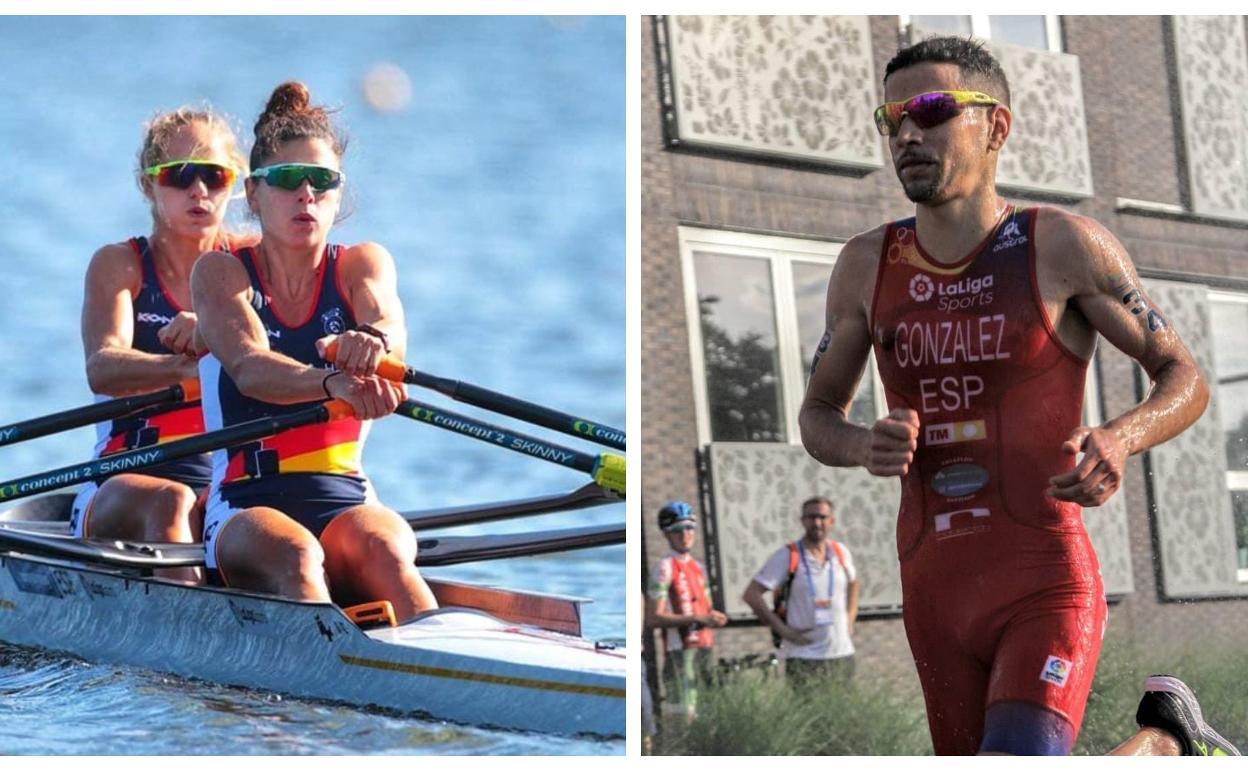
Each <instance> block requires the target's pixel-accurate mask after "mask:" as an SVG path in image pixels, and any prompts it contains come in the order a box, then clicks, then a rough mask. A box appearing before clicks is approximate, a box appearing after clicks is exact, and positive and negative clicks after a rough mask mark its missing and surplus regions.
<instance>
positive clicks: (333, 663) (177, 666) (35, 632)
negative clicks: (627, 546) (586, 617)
mask: <svg viewBox="0 0 1248 770" xmlns="http://www.w3.org/2000/svg"><path fill="white" fill-rule="evenodd" d="M0 640H3V641H6V642H9V643H12V644H20V645H28V646H35V647H42V648H45V649H50V650H55V651H59V652H65V653H69V654H72V655H76V656H78V657H81V658H84V659H87V660H92V661H102V662H109V663H119V664H127V665H133V666H138V667H143V668H149V669H154V670H158V671H164V672H168V673H172V674H177V675H180V676H187V677H195V678H200V679H204V680H208V681H211V682H217V683H221V684H229V685H240V686H244V687H252V688H258V689H265V690H273V691H276V692H282V693H287V694H291V695H296V696H304V697H313V698H321V699H327V700H333V701H342V702H346V703H351V704H354V705H373V706H381V707H386V708H393V709H397V710H401V711H405V712H420V713H423V714H426V715H428V716H431V717H434V718H437V719H446V720H450V721H455V722H462V723H467V724H476V725H488V726H495V727H503V728H513V729H521V730H535V731H540V732H552V733H567V734H576V733H586V734H594V735H602V736H622V735H623V734H624V721H625V666H624V652H623V650H617V649H595V645H594V643H593V642H590V641H587V640H585V639H581V638H578V637H573V636H567V635H564V634H558V633H554V632H550V631H544V630H541V629H538V628H535V627H532V626H525V625H519V624H513V623H508V622H504V621H500V620H498V619H496V618H493V617H491V616H489V615H486V614H484V613H481V612H478V611H475V610H462V609H447V610H440V611H438V612H435V613H431V614H428V615H426V616H423V617H421V618H420V619H417V620H415V621H412V622H410V623H407V624H404V625H402V626H399V627H397V628H382V629H374V630H370V631H367V632H365V631H362V630H360V629H359V628H357V627H356V626H355V625H354V624H353V623H351V622H350V621H349V620H348V619H347V618H346V616H344V615H343V614H342V612H341V611H340V610H338V608H337V607H334V606H333V605H330V604H319V603H308V602H297V601H290V600H284V599H279V598H274V597H269V596H261V595H258V594H249V593H244V592H238V591H233V590H227V589H219V588H206V587H189V586H183V585H178V584H175V583H171V582H167V581H163V580H160V579H154V578H137V577H130V576H125V575H122V574H120V573H117V572H113V571H109V570H107V569H97V568H94V567H90V566H86V565H80V564H75V563H70V562H64V561H58V560H54V559H44V558H40V557H33V556H18V555H12V554H2V555H0Z"/></svg>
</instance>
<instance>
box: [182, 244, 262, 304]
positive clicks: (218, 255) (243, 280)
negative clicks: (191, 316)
mask: <svg viewBox="0 0 1248 770" xmlns="http://www.w3.org/2000/svg"><path fill="white" fill-rule="evenodd" d="M250 286H251V279H250V278H249V277H248V275H247V268H246V267H244V266H243V263H242V262H241V261H240V260H239V258H238V257H237V256H235V255H234V254H231V253H230V252H228V251H209V252H205V253H204V254H202V255H200V257H199V259H197V260H195V266H194V267H193V268H192V269H191V292H192V293H193V294H196V295H198V294H199V293H201V292H204V291H228V292H237V291H239V290H242V289H246V288H249V287H250Z"/></svg>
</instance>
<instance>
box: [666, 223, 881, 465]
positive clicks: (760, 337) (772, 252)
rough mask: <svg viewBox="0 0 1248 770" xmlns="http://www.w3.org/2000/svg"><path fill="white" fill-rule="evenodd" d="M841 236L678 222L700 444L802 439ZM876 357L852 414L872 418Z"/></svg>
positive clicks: (859, 418) (858, 418)
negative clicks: (800, 426) (800, 418)
mask: <svg viewBox="0 0 1248 770" xmlns="http://www.w3.org/2000/svg"><path fill="white" fill-rule="evenodd" d="M841 245H842V244H840V243H832V242H828V241H812V240H803V239H798V238H783V237H778V236H769V235H755V234H751V233H737V232H727V231H722V230H705V229H701V228H692V227H682V228H680V250H681V262H682V268H683V270H684V279H685V312H686V317H687V319H688V323H689V341H690V350H691V355H692V359H693V361H692V364H693V375H694V401H695V404H696V408H697V416H698V435H699V440H700V443H702V444H706V443H709V442H712V441H771V442H782V443H790V444H796V443H800V437H799V436H798V435H797V413H798V410H799V409H800V407H801V403H802V396H803V394H804V393H805V390H806V381H807V379H808V377H809V374H810V372H809V368H810V361H811V359H812V357H813V356H814V351H815V347H816V346H817V345H818V343H819V338H820V337H822V336H823V328H824V303H825V297H826V296H827V288H828V279H829V277H830V276H831V275H832V267H833V265H834V264H835V263H836V255H837V253H838V252H839V251H840V249H841ZM874 369H875V367H874V366H869V367H868V370H867V371H868V374H867V375H864V376H863V378H862V381H861V382H860V383H859V385H858V392H857V394H856V395H855V396H854V402H853V404H852V406H851V409H850V419H852V420H854V421H856V422H868V423H869V422H872V421H874V419H875V415H876V414H877V413H878V408H877V404H876V399H877V394H878V393H880V390H879V388H878V387H877V386H876V385H875V382H874V374H873V372H874Z"/></svg>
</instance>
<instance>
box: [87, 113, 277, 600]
mask: <svg viewBox="0 0 1248 770" xmlns="http://www.w3.org/2000/svg"><path fill="white" fill-rule="evenodd" d="M243 164H244V160H243V157H242V154H241V153H240V152H239V151H238V147H237V143H236V140H235V138H234V132H233V131H232V130H231V129H230V127H229V125H228V123H227V122H226V121H225V120H224V119H223V118H222V117H221V116H220V115H218V114H216V113H214V112H213V111H212V110H210V109H203V110H191V109H187V108H182V109H179V110H176V111H174V112H169V113H164V114H161V115H158V116H157V117H156V118H154V119H153V120H152V121H151V123H149V124H148V126H147V132H146V136H145V137H144V140H143V146H142V149H141V150H140V151H139V167H138V183H139V188H140V189H141V190H142V192H143V196H144V197H145V198H147V200H148V203H149V205H150V207H151V212H152V232H151V235H149V236H146V237H143V236H139V237H137V238H131V239H129V240H128V241H124V242H121V243H112V244H108V245H106V246H103V247H102V248H100V249H99V251H97V252H96V253H95V255H94V256H93V257H92V258H91V263H90V266H89V267H88V268H87V277H86V289H85V292H84V297H83V304H82V343H83V349H84V351H85V353H86V367H87V381H88V383H89V384H90V387H91V390H92V391H94V392H95V393H96V394H97V399H103V398H108V397H118V396H124V395H130V394H134V393H141V392H148V391H154V390H159V389H161V388H164V387H168V386H170V385H175V384H177V383H179V382H183V381H187V380H193V379H195V377H196V376H197V358H196V354H195V348H194V336H195V314H194V313H192V312H190V309H191V266H192V265H193V264H194V263H195V260H196V259H198V258H199V256H200V255H201V254H203V253H204V252H207V251H213V250H215V249H223V248H224V249H226V250H228V249H230V248H231V247H234V248H237V247H238V246H240V245H241V244H242V243H246V242H247V240H246V239H240V238H239V237H237V236H231V235H230V234H229V233H227V232H226V230H225V228H224V226H223V224H222V223H223V220H224V218H225V211H226V206H227V204H228V202H229V198H230V190H231V187H232V186H233V183H234V180H235V178H236V177H237V175H238V171H239V169H241V168H244V165H243ZM255 240H256V239H255V237H254V236H253V237H252V238H251V239H250V241H251V242H254V241H255ZM203 429H204V421H203V414H202V412H201V411H200V407H199V401H198V400H197V399H192V400H189V401H185V402H182V403H178V404H172V405H166V406H158V407H152V408H149V409H146V410H144V411H142V412H139V413H137V414H134V415H131V416H128V417H123V418H119V419H116V420H112V421H110V422H106V423H101V424H99V425H98V426H97V438H98V441H97V444H96V447H95V456H96V457H100V456H104V455H109V454H113V453H115V452H121V451H125V450H128V449H135V448H138V447H144V446H150V445H152V444H160V443H164V442H167V441H172V440H174V439H177V438H180V437H185V436H188V435H191V434H195V433H201V432H203ZM211 471H212V466H211V459H210V457H209V456H208V455H199V456H196V457H191V458H188V459H185V460H179V461H175V462H170V463H167V464H165V465H162V466H159V467H156V468H151V469H147V470H145V471H144V472H143V473H141V474H139V473H126V474H122V475H119V476H114V477H113V478H111V479H109V480H108V481H106V482H105V483H103V484H102V485H99V487H98V489H97V485H96V484H87V485H85V486H84V487H83V488H82V489H81V490H80V492H79V494H78V496H77V498H75V500H74V505H73V510H72V513H71V525H72V529H73V532H74V534H76V535H77V536H79V537H109V538H121V539H126V540H146V541H163V542H188V543H189V542H193V541H194V540H197V539H198V538H199V534H200V530H201V526H202V518H203V512H202V507H201V506H197V505H196V502H197V498H198V496H199V494H200V492H201V491H202V490H204V489H206V487H207V485H208V482H209V480H210V477H211ZM161 574H162V575H163V576H165V577H173V578H181V579H196V578H197V577H198V570H193V569H176V570H165V571H162V572H161Z"/></svg>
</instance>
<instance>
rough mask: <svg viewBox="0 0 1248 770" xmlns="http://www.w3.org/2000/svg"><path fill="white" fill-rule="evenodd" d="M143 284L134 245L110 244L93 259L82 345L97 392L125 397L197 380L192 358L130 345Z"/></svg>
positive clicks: (84, 301) (84, 305) (89, 377)
mask: <svg viewBox="0 0 1248 770" xmlns="http://www.w3.org/2000/svg"><path fill="white" fill-rule="evenodd" d="M142 283H143V277H142V268H141V267H140V264H139V260H138V257H137V256H135V254H134V251H133V249H131V248H130V246H129V244H126V243H114V244H109V245H107V246H104V247H102V248H100V249H99V250H98V251H97V252H95V255H94V256H92V257H91V263H90V265H89V266H88V267H87V276H86V280H85V285H84V287H83V298H82V347H83V351H84V353H85V355H86V370H87V383H88V384H89V385H90V386H91V390H92V392H94V393H99V394H101V395H106V396H126V395H130V394H133V393H143V392H147V391H152V390H156V389H158V388H162V387H165V386H168V385H174V384H176V383H178V382H181V381H182V380H186V379H190V378H193V377H195V376H196V364H195V359H194V358H192V357H188V356H184V355H177V354H158V353H145V352H143V351H141V350H135V349H134V348H133V347H131V346H132V345H133V344H134V296H135V295H136V294H137V293H138V292H139V290H140V288H141V286H142Z"/></svg>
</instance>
